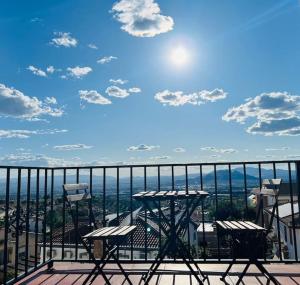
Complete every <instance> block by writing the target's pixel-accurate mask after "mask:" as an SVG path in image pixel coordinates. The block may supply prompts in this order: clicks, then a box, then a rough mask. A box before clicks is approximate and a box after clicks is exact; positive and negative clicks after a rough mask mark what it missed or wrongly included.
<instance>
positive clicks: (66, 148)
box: [53, 143, 93, 151]
mask: <svg viewBox="0 0 300 285" xmlns="http://www.w3.org/2000/svg"><path fill="white" fill-rule="evenodd" d="M92 147H93V146H91V145H86V144H80V143H79V144H65V145H56V146H54V147H53V149H54V150H58V151H72V150H83V149H91V148H92Z"/></svg>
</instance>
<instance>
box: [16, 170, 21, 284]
mask: <svg viewBox="0 0 300 285" xmlns="http://www.w3.org/2000/svg"><path fill="white" fill-rule="evenodd" d="M21 171H22V170H21V169H18V186H17V187H18V188H17V209H16V228H15V231H16V232H15V233H16V237H15V238H16V243H15V278H17V277H18V272H19V233H20V199H21V179H22V178H21Z"/></svg>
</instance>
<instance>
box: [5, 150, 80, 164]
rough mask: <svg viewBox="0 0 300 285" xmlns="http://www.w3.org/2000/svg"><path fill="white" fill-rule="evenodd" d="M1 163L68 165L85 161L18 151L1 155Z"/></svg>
mask: <svg viewBox="0 0 300 285" xmlns="http://www.w3.org/2000/svg"><path fill="white" fill-rule="evenodd" d="M0 164H2V165H19V166H41V167H47V166H48V167H67V166H80V165H83V162H82V161H80V160H78V158H71V159H70V160H65V159H62V158H56V157H49V156H47V155H44V154H32V153H17V154H8V155H5V156H3V157H0Z"/></svg>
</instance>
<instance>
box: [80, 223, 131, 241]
mask: <svg viewBox="0 0 300 285" xmlns="http://www.w3.org/2000/svg"><path fill="white" fill-rule="evenodd" d="M135 228H136V226H118V227H104V228H101V229H97V230H94V231H92V232H90V233H88V234H86V235H85V236H83V238H84V239H111V238H117V237H125V236H127V235H129V234H130V233H131V232H133V231H134V230H135Z"/></svg>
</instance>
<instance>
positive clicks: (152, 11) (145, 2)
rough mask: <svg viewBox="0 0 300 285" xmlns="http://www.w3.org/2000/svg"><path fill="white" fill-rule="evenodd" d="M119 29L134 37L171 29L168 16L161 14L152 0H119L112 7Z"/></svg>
mask: <svg viewBox="0 0 300 285" xmlns="http://www.w3.org/2000/svg"><path fill="white" fill-rule="evenodd" d="M112 12H113V13H114V17H115V19H117V20H118V21H119V22H120V23H121V24H122V26H121V29H122V30H124V31H125V32H127V33H129V34H130V35H132V36H135V37H154V36H156V35H159V34H161V33H166V32H169V31H171V30H172V29H173V26H174V21H173V19H172V18H171V17H170V16H164V15H162V14H161V11H160V7H159V5H158V4H157V3H156V2H154V0H121V1H118V2H117V3H115V4H114V5H113V7H112Z"/></svg>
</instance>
